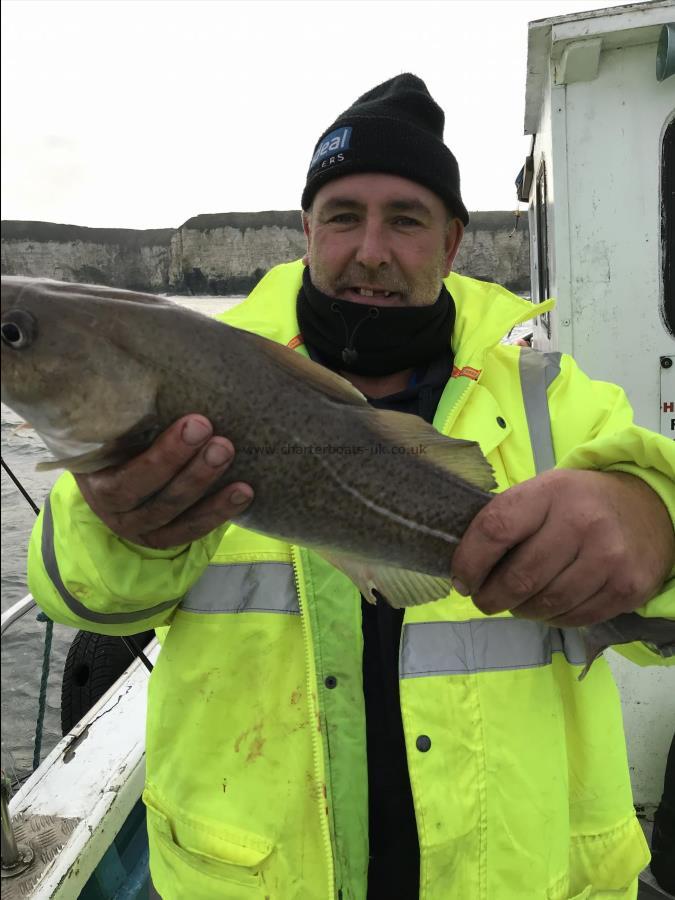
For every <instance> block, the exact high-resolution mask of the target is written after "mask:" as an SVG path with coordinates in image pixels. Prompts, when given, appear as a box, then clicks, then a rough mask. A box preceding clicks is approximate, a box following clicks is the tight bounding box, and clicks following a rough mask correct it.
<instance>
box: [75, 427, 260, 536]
mask: <svg viewBox="0 0 675 900" xmlns="http://www.w3.org/2000/svg"><path fill="white" fill-rule="evenodd" d="M212 434H213V428H212V427H211V424H210V422H209V421H208V419H205V418H204V416H199V415H191V416H184V417H183V418H182V419H179V420H178V421H177V422H174V424H173V425H171V427H170V428H167V430H166V431H165V432H163V434H161V435H160V436H159V437H158V438H157V440H156V441H155V442H154V443H153V444H152V445H151V446H150V447H149V448H148V449H147V450H146V451H145V452H143V453H141V454H139V455H138V456H136V457H134V458H133V459H131V460H129V462H127V463H124V464H123V465H121V466H113V467H110V468H108V469H102V470H101V471H100V472H95V473H93V474H92V475H75V479H76V481H77V483H78V485H79V487H80V490H81V491H82V495H83V497H84V499H85V500H86V501H87V503H88V504H89V506H90V507H91V508H92V510H93V511H94V512H95V513H96V515H97V516H98V517H99V518H100V519H102V521H103V522H105V524H106V525H107V526H108V528H110V529H111V531H114V532H115V534H117V535H119V536H120V537H122V538H125V539H126V540H128V541H132V542H133V543H135V544H142V545H143V546H145V547H152V548H154V549H157V550H160V549H161V550H163V549H166V548H168V547H176V546H178V545H180V544H187V543H191V542H192V541H195V540H198V539H199V538H201V537H203V536H204V535H205V534H208V533H209V532H210V531H213V530H214V528H217V527H218V526H219V525H222V524H223V522H226V521H227V520H228V519H231V518H233V517H234V516H237V515H239V514H240V513H242V512H243V511H244V510H245V509H246V507H247V506H248V505H249V503H250V502H251V500H252V498H253V489H252V488H251V486H250V485H248V484H243V483H241V482H236V483H235V484H229V485H227V487H224V488H223V489H222V490H220V491H218V492H217V493H215V494H213V495H211V496H209V497H204V494H205V493H206V492H207V491H208V489H209V488H210V487H211V486H212V485H213V483H214V482H215V481H217V480H218V478H220V476H221V475H222V474H223V472H225V471H226V470H227V468H228V466H229V465H230V463H231V462H232V459H233V458H234V448H233V446H232V444H231V443H230V441H228V440H227V438H223V437H212Z"/></svg>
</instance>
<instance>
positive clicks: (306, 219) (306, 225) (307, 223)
mask: <svg viewBox="0 0 675 900" xmlns="http://www.w3.org/2000/svg"><path fill="white" fill-rule="evenodd" d="M311 227H312V223H311V217H310V214H309V213H308V212H304V211H303V213H302V230H303V231H304V233H305V240H306V241H307V252H306V253H305V255H304V256H303V257H302V262H303V265H305V266H308V265H309V251H310V247H311V241H312V234H311Z"/></svg>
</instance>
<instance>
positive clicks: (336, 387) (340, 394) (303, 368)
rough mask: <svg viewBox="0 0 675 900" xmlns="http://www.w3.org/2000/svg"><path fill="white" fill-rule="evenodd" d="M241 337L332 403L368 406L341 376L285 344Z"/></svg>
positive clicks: (258, 337)
mask: <svg viewBox="0 0 675 900" xmlns="http://www.w3.org/2000/svg"><path fill="white" fill-rule="evenodd" d="M242 334H243V335H245V336H246V338H245V339H246V340H250V342H251V343H252V344H253V345H254V346H255V348H256V350H258V351H259V352H261V353H264V354H265V355H266V356H267V357H268V358H269V359H271V360H272V361H273V362H274V363H276V365H278V366H281V368H282V369H284V370H285V371H286V372H289V373H290V374H291V375H293V376H295V377H296V378H298V379H300V380H301V381H303V382H305V383H306V384H308V385H310V386H311V387H313V388H315V389H316V390H318V391H321V392H322V393H323V394H326V395H327V396H328V397H330V398H331V399H333V400H337V401H338V403H345V404H349V405H352V406H367V405H368V401H367V400H366V398H365V397H364V396H363V394H362V393H361V392H360V391H358V390H357V389H356V388H355V387H354V385H353V384H351V383H350V382H349V381H347V379H346V378H343V377H342V376H341V375H337V374H336V373H335V372H331V370H330V369H326V368H325V366H320V365H319V364H318V363H315V362H313V361H312V360H311V359H307V357H306V356H302V355H301V354H300V353H296V352H295V351H294V350H290V349H289V348H288V347H285V346H284V345H283V344H277V343H276V341H270V340H268V339H267V338H264V337H261V336H260V335H259V334H253V333H252V332H250V331H244V332H242Z"/></svg>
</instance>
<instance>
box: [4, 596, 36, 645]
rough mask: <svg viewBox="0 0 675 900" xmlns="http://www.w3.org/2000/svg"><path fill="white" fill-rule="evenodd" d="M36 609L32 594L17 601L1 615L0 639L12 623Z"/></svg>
mask: <svg viewBox="0 0 675 900" xmlns="http://www.w3.org/2000/svg"><path fill="white" fill-rule="evenodd" d="M36 608H37V603H36V602H35V600H34V599H33V595H32V594H26V596H25V597H24V598H23V599H22V600H17V602H16V603H15V604H13V606H10V608H9V609H8V610H6V611H5V612H4V613H3V614H2V623H1V625H0V637H2V635H3V634H4V633H5V631H7V629H8V628H9V626H10V625H13V624H14V622H16V621H18V620H19V619H21V618H23V616H25V615H26V613H29V612H30V611H31V610H32V609H36Z"/></svg>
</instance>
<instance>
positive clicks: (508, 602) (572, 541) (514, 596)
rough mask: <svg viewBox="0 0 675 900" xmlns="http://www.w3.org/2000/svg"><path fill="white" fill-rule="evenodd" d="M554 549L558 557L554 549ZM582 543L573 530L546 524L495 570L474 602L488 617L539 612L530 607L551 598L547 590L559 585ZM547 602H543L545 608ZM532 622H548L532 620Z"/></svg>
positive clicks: (478, 592)
mask: <svg viewBox="0 0 675 900" xmlns="http://www.w3.org/2000/svg"><path fill="white" fill-rule="evenodd" d="M553 546H555V551H556V552H555V553H552V552H551V548H552V547H553ZM578 549H579V542H578V538H577V535H576V533H575V532H574V530H573V529H572V528H570V527H566V526H563V527H562V528H561V527H560V526H557V527H556V525H555V524H554V523H552V522H551V521H550V519H548V520H546V522H545V523H544V525H543V526H542V528H541V529H539V531H537V532H536V533H535V534H534V535H533V536H532V537H531V538H529V540H526V541H525V542H524V543H522V544H520V546H518V547H515V548H514V549H513V550H510V551H509V552H508V553H506V555H505V556H504V557H502V559H501V561H500V562H498V563H497V564H496V566H494V568H493V569H492V570H491V571H490V573H489V575H488V577H487V578H486V579H485V581H484V582H483V583H482V585H481V586H480V588H479V589H478V591H476V592H475V593H473V594H472V597H473V601H474V603H475V604H476V606H477V607H478V609H480V610H481V611H482V612H484V613H485V614H486V615H494V614H495V613H499V612H503V611H504V610H512V611H513V612H514V613H515V612H516V611H520V610H523V609H525V608H527V609H536V606H535V607H530V606H529V605H528V604H532V603H533V602H534V600H535V599H536V598H537V597H544V596H546V597H547V596H548V588H549V586H551V585H554V584H555V583H556V579H557V578H558V577H560V575H561V573H562V572H564V571H566V570H567V569H568V568H569V567H570V565H571V564H572V563H573V562H574V560H575V559H576V558H577V553H578ZM547 602H548V600H547V599H542V600H541V603H543V605H544V606H545V605H546V603H547ZM529 618H547V617H546V616H545V615H544V616H529Z"/></svg>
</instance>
